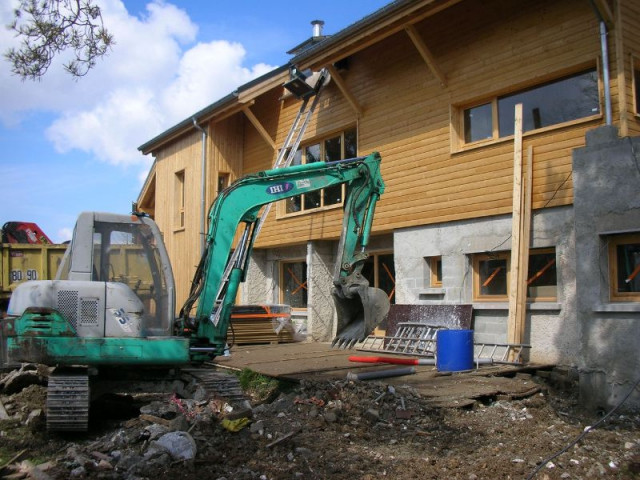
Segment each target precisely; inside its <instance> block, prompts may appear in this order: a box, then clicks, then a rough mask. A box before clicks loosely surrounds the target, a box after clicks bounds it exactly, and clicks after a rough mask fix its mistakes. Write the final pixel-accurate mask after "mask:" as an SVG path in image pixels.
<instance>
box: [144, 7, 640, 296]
mask: <svg viewBox="0 0 640 480" xmlns="http://www.w3.org/2000/svg"><path fill="white" fill-rule="evenodd" d="M613 5H614V6H615V8H614V12H615V19H614V20H615V22H616V25H615V29H616V30H615V31H614V32H612V33H610V35H609V55H610V61H609V66H610V70H611V96H612V107H613V123H614V125H620V122H621V118H620V116H621V115H623V116H624V113H625V112H626V119H627V121H626V128H627V130H628V134H629V135H638V134H640V123H639V122H638V116H636V115H635V110H634V103H633V91H632V84H633V72H632V66H631V64H632V62H631V56H632V55H634V56H636V58H637V59H638V61H640V33H639V32H640V25H639V21H640V20H639V19H640V6H639V4H638V2H635V1H631V0H618V1H616V2H614V3H613ZM421 18H424V19H422V20H420V21H417V23H415V24H414V25H413V27H414V28H415V31H416V32H417V33H418V34H419V36H420V38H421V40H422V41H423V42H424V44H425V45H426V47H427V48H428V49H429V51H430V53H431V55H432V56H433V58H434V61H435V62H436V64H437V67H438V69H439V71H441V72H442V73H443V75H444V77H445V80H446V85H445V86H443V85H442V84H441V82H440V80H439V79H438V78H436V77H435V76H434V74H433V73H432V71H431V69H430V68H429V67H428V65H427V64H426V63H425V61H424V60H423V58H422V56H421V55H420V53H419V51H418V49H417V48H416V47H415V45H414V44H413V42H412V41H411V39H410V37H409V35H408V34H407V32H405V31H404V30H399V31H397V32H396V33H394V34H393V35H391V36H388V37H385V38H383V39H382V40H380V41H377V42H374V41H373V40H372V41H371V42H367V43H368V44H369V46H368V47H366V48H364V49H362V50H360V51H358V52H356V53H353V54H352V55H351V56H349V57H348V58H347V59H341V58H335V59H333V60H332V62H333V61H337V60H344V62H341V63H343V64H344V68H341V69H340V70H339V75H340V77H341V79H342V81H343V82H344V85H346V88H347V89H348V90H349V92H350V94H351V95H352V97H353V98H354V99H355V101H356V102H357V103H358V105H359V106H360V108H361V109H362V115H360V116H359V115H358V114H357V113H356V111H355V110H354V108H353V107H352V105H351V104H350V103H349V102H348V101H347V99H346V98H345V97H344V95H343V94H342V93H341V91H340V89H339V88H338V86H337V85H336V82H335V81H334V82H331V83H330V84H329V85H328V86H327V87H326V88H325V90H324V91H323V92H322V96H321V98H320V102H319V105H318V107H317V109H316V113H315V115H314V116H313V118H312V121H311V122H310V124H309V126H308V129H307V131H306V135H305V138H304V140H303V142H307V143H308V142H311V141H317V140H321V139H323V138H326V137H327V136H329V135H331V134H334V133H337V132H341V131H343V130H344V129H346V128H353V127H354V126H355V127H357V130H358V150H359V154H360V155H366V154H369V153H371V152H372V151H379V152H380V153H381V155H382V162H383V163H382V173H383V178H384V180H385V183H386V187H387V188H386V192H385V194H384V195H383V197H382V200H381V202H380V203H379V206H378V208H377V211H376V219H375V221H374V226H373V233H374V235H376V234H377V235H379V234H383V233H389V232H392V231H393V230H395V229H399V228H405V227H415V226H420V225H428V224H434V223H440V222H451V221H457V220H466V219H473V218H479V217H486V216H491V215H499V214H510V213H511V209H512V195H513V186H512V182H513V140H512V139H511V138H504V139H499V140H495V141H491V142H488V143H486V144H484V145H477V146H475V147H473V148H468V147H464V148H460V147H459V145H458V144H457V137H456V134H457V133H459V132H457V121H458V120H457V118H458V117H457V115H456V112H458V111H459V110H461V109H462V108H464V107H467V106H470V105H473V104H475V103H476V102H483V101H489V100H491V99H492V98H493V97H496V96H499V95H504V94H506V93H510V92H514V91H517V90H520V89H523V88H527V87H531V86H535V85H539V84H542V83H544V82H547V81H550V80H554V79H557V78H559V77H561V76H563V75H567V74H571V73H577V72H578V71H580V70H582V69H585V68H594V67H596V66H597V67H598V69H599V70H598V71H599V73H600V78H602V76H601V72H602V68H601V50H600V32H599V23H598V19H597V17H596V15H595V12H594V10H593V9H592V7H591V5H590V3H589V2H587V1H585V0H562V1H557V0H539V1H535V2H532V1H530V2H525V1H517V2H516V1H513V0H462V1H460V2H459V3H457V4H455V5H453V6H451V7H450V8H447V9H445V10H443V11H440V12H439V13H437V14H435V15H433V16H426V15H425V16H424V17H421ZM407 21H409V22H410V21H411V19H410V18H408V19H407ZM621 88H622V91H621V90H620V89H621ZM283 95H284V90H283V89H282V88H281V87H278V88H274V89H271V90H268V91H266V92H265V93H261V94H260V96H259V97H257V98H256V99H255V101H254V103H252V104H250V106H249V108H250V109H251V113H252V114H253V115H254V116H255V117H256V118H257V119H258V121H259V122H260V125H261V126H262V127H263V129H264V130H265V131H266V132H267V134H268V135H269V136H270V137H271V138H272V139H273V140H274V142H275V144H276V145H277V146H281V145H282V144H283V143H284V140H285V137H286V135H287V133H288V132H289V129H290V126H291V124H292V122H293V120H294V118H295V116H296V114H297V113H298V109H299V107H300V101H299V100H296V99H295V98H292V97H288V98H284V99H283ZM600 100H601V112H602V115H599V116H598V115H596V116H594V117H592V118H590V119H588V120H585V121H575V122H571V123H570V124H566V125H562V126H557V127H547V128H545V129H541V130H538V131H535V132H530V133H525V135H524V139H523V151H525V152H526V151H527V148H528V147H529V146H532V147H533V192H532V193H533V195H532V198H533V208H534V210H535V209H541V208H545V207H553V206H561V205H570V204H571V203H572V201H573V187H572V179H571V170H572V150H573V149H574V148H576V147H581V146H583V145H584V143H585V140H584V139H585V133H586V132H587V131H588V130H591V129H593V128H595V127H597V126H600V125H602V124H604V96H603V92H602V86H601V98H600ZM208 134H209V137H208V145H207V162H208V167H207V168H208V171H207V203H210V202H211V201H212V200H213V197H214V196H215V190H216V182H217V173H218V172H228V173H230V180H234V179H235V178H237V176H239V175H241V174H247V173H252V172H256V171H259V170H264V169H267V168H270V167H271V166H272V164H273V162H274V160H275V158H276V155H277V151H274V149H273V148H272V146H271V145H270V144H269V143H268V142H267V141H266V140H265V138H264V137H263V136H262V135H261V134H260V133H259V132H258V131H257V130H256V128H255V127H254V125H253V124H252V123H251V122H250V121H249V120H248V119H247V117H246V115H245V114H243V113H237V114H234V115H233V116H231V117H227V118H226V119H224V120H222V121H218V122H217V123H211V124H210V125H208ZM200 138H201V137H200V134H199V132H195V131H194V133H193V134H191V135H187V136H186V137H184V138H182V139H180V140H177V141H175V142H173V143H172V144H170V145H163V146H162V147H161V148H160V149H159V151H157V152H156V159H157V162H156V201H155V204H156V205H155V212H156V220H157V221H158V223H159V225H160V226H161V229H162V230H163V232H164V233H165V240H166V241H167V245H168V248H169V254H170V256H171V258H172V260H173V262H174V273H175V275H176V284H177V288H178V303H179V304H180V302H181V301H182V300H183V299H184V297H185V296H186V289H187V286H188V285H189V283H190V280H191V275H192V274H193V270H194V268H195V265H196V264H197V261H198V258H199V254H200V248H199V241H200V207H199V202H200V168H201V166H200V152H201V150H200ZM524 161H525V162H526V161H527V159H526V158H525V159H524ZM180 169H185V179H186V180H185V182H186V183H187V188H188V192H190V196H189V197H190V198H189V200H188V205H189V206H188V208H187V216H186V225H185V229H184V231H173V229H172V218H171V216H170V212H172V211H173V210H172V208H173V206H172V205H171V202H172V197H171V192H172V191H173V190H172V189H173V185H172V184H171V182H172V181H173V179H174V175H175V172H176V171H178V170H180ZM341 223H342V210H341V209H340V208H335V209H330V210H327V211H324V212H316V213H310V214H306V215H297V216H290V217H287V216H285V215H284V213H283V212H282V209H279V208H272V209H271V212H270V215H269V218H268V221H267V223H266V224H265V226H264V228H263V229H262V233H261V236H260V238H259V239H258V241H257V244H256V248H273V247H284V246H288V245H293V244H303V243H304V242H306V241H308V240H311V239H322V240H332V239H337V238H338V236H339V234H340V226H341ZM285 232H286V233H285Z"/></svg>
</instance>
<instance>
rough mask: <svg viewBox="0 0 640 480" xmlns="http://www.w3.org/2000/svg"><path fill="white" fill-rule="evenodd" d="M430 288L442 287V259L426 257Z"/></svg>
mask: <svg viewBox="0 0 640 480" xmlns="http://www.w3.org/2000/svg"><path fill="white" fill-rule="evenodd" d="M425 261H426V262H427V269H428V272H429V273H428V275H429V286H430V287H442V257H427V258H425Z"/></svg>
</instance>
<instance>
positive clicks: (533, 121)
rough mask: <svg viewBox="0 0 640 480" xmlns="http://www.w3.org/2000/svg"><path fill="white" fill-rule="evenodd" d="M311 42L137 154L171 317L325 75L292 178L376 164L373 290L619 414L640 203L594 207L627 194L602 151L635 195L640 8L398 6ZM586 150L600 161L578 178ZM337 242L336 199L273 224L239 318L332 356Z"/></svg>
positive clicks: (614, 4)
mask: <svg viewBox="0 0 640 480" xmlns="http://www.w3.org/2000/svg"><path fill="white" fill-rule="evenodd" d="M317 27H318V25H317V24H316V25H314V36H313V37H311V38H310V39H309V40H308V41H305V42H304V43H302V44H301V45H299V46H298V48H295V49H294V50H293V51H292V52H291V59H290V61H289V63H288V64H287V65H283V66H282V67H281V68H278V69H276V70H274V71H272V72H270V73H268V74H266V75H264V76H263V77H260V78H257V79H256V80H254V81H252V82H250V83H248V84H246V85H242V86H239V87H238V88H237V90H235V91H234V92H232V93H230V94H229V95H228V96H226V97H224V98H222V99H220V100H218V101H217V102H215V103H213V104H211V105H209V106H207V107H206V108H204V109H203V110H201V111H199V112H194V114H193V115H192V116H191V117H190V118H187V119H185V120H184V121H182V122H180V123H178V124H177V125H175V126H173V127H172V128H170V129H168V130H167V131H165V132H163V133H161V134H160V135H158V136H157V137H155V138H153V139H151V140H149V141H148V142H147V143H145V144H144V145H142V146H141V147H140V150H141V151H142V152H143V153H145V154H152V155H153V157H154V158H155V162H154V165H153V167H152V169H151V171H150V174H149V177H148V179H147V181H146V183H145V185H144V187H143V189H142V191H141V193H140V196H139V199H138V206H139V208H140V209H141V210H143V211H146V212H148V213H149V214H151V215H152V216H153V217H154V218H155V220H156V221H157V223H158V224H159V226H160V228H161V229H162V231H163V233H164V238H165V242H166V244H167V248H168V250H169V254H170V257H171V259H172V262H173V270H174V274H175V277H176V285H177V297H178V298H177V300H178V304H180V303H181V302H182V301H184V299H185V297H186V295H187V292H188V289H189V286H190V281H191V278H192V276H193V273H194V269H195V266H196V265H197V263H198V260H199V258H200V254H201V251H202V241H203V232H205V231H206V222H207V211H208V209H209V206H210V205H211V203H212V201H213V200H214V199H215V197H216V195H217V194H218V192H219V191H220V190H221V189H223V188H225V187H226V186H228V185H229V184H230V183H231V182H233V181H234V180H235V179H237V178H239V177H241V176H243V175H245V174H248V173H253V172H256V171H259V170H264V169H268V168H271V167H272V165H273V163H274V160H275V159H276V157H277V155H278V152H279V149H280V148H281V146H282V145H283V144H284V141H285V138H286V136H287V134H288V133H289V130H290V128H291V125H292V123H293V121H294V118H295V116H296V114H297V113H298V111H299V108H300V103H301V101H300V100H299V99H298V98H296V97H295V96H294V95H291V94H289V93H288V92H287V91H286V90H285V89H284V88H283V84H284V83H285V82H286V81H287V80H288V79H289V78H290V72H291V68H292V67H294V68H296V69H297V70H299V71H307V72H308V71H310V72H318V71H320V70H321V69H327V70H328V71H329V72H330V75H331V81H330V82H329V84H328V85H327V86H326V87H325V88H324V89H323V90H322V91H321V93H320V97H319V103H318V106H317V108H316V110H315V112H314V114H313V117H312V119H311V121H310V123H309V125H308V127H307V129H306V131H305V135H304V138H303V139H302V142H301V144H300V155H299V156H298V159H297V161H300V162H303V163H304V162H311V161H314V160H317V159H327V160H337V159H340V158H349V157H352V156H356V155H366V154H368V153H371V152H373V151H378V152H380V154H381V156H382V174H383V178H384V180H385V183H386V191H385V193H384V195H383V197H382V199H381V201H380V202H379V204H378V208H377V210H376V218H375V221H374V229H373V234H374V239H373V244H372V247H373V248H372V255H371V258H370V264H369V268H368V272H367V274H368V276H369V278H370V281H371V283H373V284H374V285H376V286H379V287H381V288H383V289H385V291H387V292H388V294H389V295H390V298H391V299H392V301H393V302H395V303H397V304H412V305H419V304H429V305H431V304H436V305H457V304H471V305H473V312H474V320H473V328H474V331H475V339H476V342H479V343H487V344H498V343H514V344H515V343H517V344H526V345H529V346H530V348H528V350H527V354H526V355H527V358H528V359H529V360H531V361H534V362H543V363H554V364H559V365H565V366H567V367H569V368H571V369H573V370H574V371H575V372H577V373H578V376H579V378H580V382H581V388H583V392H584V395H585V396H589V398H590V399H591V403H593V404H594V405H595V404H598V405H604V404H606V403H611V402H613V401H614V400H615V398H617V397H616V395H617V390H616V388H619V386H620V385H622V386H624V385H627V384H630V382H631V381H632V378H631V377H632V376H633V375H635V374H636V372H637V371H638V370H640V369H639V368H638V367H640V364H639V360H638V356H637V354H636V353H633V355H627V353H629V354H631V353H632V352H636V351H637V347H638V341H639V339H640V335H639V333H640V329H639V328H638V326H636V324H638V325H640V323H639V322H640V275H638V269H640V267H639V266H640V233H639V232H640V215H638V214H637V213H635V212H636V210H637V209H638V207H637V206H636V205H635V202H636V198H637V189H636V190H635V191H633V189H632V188H633V187H632V186H630V187H629V188H631V190H630V191H632V192H633V194H631V198H626V199H624V201H623V202H622V204H616V207H615V208H616V209H617V210H616V211H615V216H616V218H617V219H618V220H617V223H616V222H614V221H613V220H611V218H610V217H608V216H607V215H608V214H607V213H606V212H605V211H604V210H603V209H602V208H601V207H602V206H603V205H604V204H606V203H607V202H608V201H609V199H611V198H614V197H615V198H617V193H616V192H617V191H618V186H612V185H611V184H610V183H608V179H609V178H610V173H611V170H612V169H613V167H611V166H607V162H608V161H609V160H608V159H607V158H608V157H607V154H602V151H604V152H607V151H613V150H611V149H612V148H613V149H614V150H615V152H617V153H615V155H619V156H621V158H624V159H627V160H629V159H631V160H632V159H633V158H635V159H636V160H635V167H634V163H633V162H632V161H631V160H629V161H627V163H624V162H622V163H621V165H624V166H621V167H620V168H619V169H618V170H617V173H616V177H615V178H617V179H619V181H620V182H622V183H621V184H620V185H622V184H624V183H625V182H635V185H637V184H640V182H638V180H639V179H640V177H639V172H640V169H638V168H636V167H637V165H638V164H639V163H640V160H639V158H640V155H638V156H635V157H634V155H635V153H634V152H636V149H637V151H639V152H640V145H638V144H637V143H636V140H635V137H637V136H638V135H639V134H640V116H639V115H640V3H638V2H637V1H632V0H592V1H589V0H562V1H557V0H537V1H526V0H398V1H395V2H392V3H389V4H388V5H387V6H385V7H384V8H381V9H380V10H378V11H375V12H373V13H371V14H369V15H367V16H365V17H364V18H363V19H362V20H360V21H358V22H356V23H354V24H353V25H351V26H349V27H347V28H345V29H344V30H342V31H339V32H336V33H334V34H332V35H322V32H318V31H317ZM328 27H330V26H327V28H328ZM517 105H522V108H521V110H519V109H518V107H516V106H517ZM590 132H595V133H590ZM614 147H615V148H614ZM603 148H604V150H602V149H603ZM607 149H608V150H607ZM596 151H597V152H600V153H597V155H602V157H598V158H604V159H605V160H602V161H600V162H593V164H589V163H584V162H586V161H587V160H585V159H588V158H591V157H590V155H596V153H594V152H596ZM576 152H578V153H576ZM612 155H613V154H612ZM594 168H597V169H600V170H598V174H597V175H596V174H595V173H594V170H593V169H594ZM578 178H580V179H585V178H587V179H590V180H589V181H587V182H586V183H580V185H581V188H582V190H581V191H580V192H578V181H577V179H578ZM630 185H633V183H631V184H630ZM620 188H622V187H620ZM607 189H609V190H607ZM597 192H601V194H600V195H599V194H598V193H597ZM603 192H604V193H603ZM634 194H635V197H634ZM578 199H579V204H580V206H578ZM596 199H598V200H597V201H598V202H599V203H598V205H590V203H589V202H594V201H596ZM600 210H602V213H601V216H600V217H597V218H596V217H590V215H591V212H595V211H600ZM578 212H581V213H580V215H581V216H580V217H578ZM598 218H601V219H602V221H599V220H598ZM341 222H342V211H341V204H340V195H339V194H337V195H333V196H332V195H321V196H317V197H309V198H298V199H294V200H292V201H289V202H280V203H279V204H277V205H276V206H275V208H272V209H271V211H270V214H269V217H268V220H267V222H266V223H265V225H264V227H263V229H262V232H261V235H260V238H259V239H258V242H257V244H256V249H255V253H254V257H253V260H252V266H251V271H250V275H249V279H248V281H247V283H246V284H245V286H244V287H243V289H242V292H241V301H242V303H247V304H251V303H258V304H260V303H267V304H281V303H282V304H289V305H291V307H292V310H293V312H294V319H295V320H296V321H297V322H298V323H300V324H304V325H306V328H307V331H308V334H309V337H310V338H312V339H314V340H320V341H326V340H329V339H330V338H332V336H333V332H334V328H335V327H334V315H335V314H334V308H333V305H332V302H331V298H330V295H329V291H330V287H331V275H332V266H333V261H334V257H335V252H336V247H337V239H338V237H339V234H340V226H341ZM586 246H590V247H589V248H590V249H591V250H585V251H581V250H580V248H587V247H586ZM583 254H584V255H586V256H581V255H583ZM592 257H593V258H592ZM636 257H637V259H636ZM588 265H591V266H592V267H593V268H592V270H590V272H591V273H589V272H586V271H585V272H583V273H584V275H586V276H583V275H582V274H581V269H582V268H587V266H588ZM594 272H595V273H594ZM634 272H635V273H634ZM636 275H638V277H637V278H636ZM587 277H588V278H587ZM636 302H638V303H636ZM612 322H613V323H612ZM616 322H617V323H616ZM617 325H624V329H623V331H621V333H620V335H619V337H620V338H618V339H617V340H614V339H613V337H615V335H616V334H615V328H616V326H617ZM610 336H613V337H610ZM604 337H608V338H609V337H610V338H609V339H608V340H607V342H611V343H603V341H604V340H603V338H604ZM605 350H606V351H608V352H609V351H610V352H612V353H610V354H603V353H602V352H603V351H605ZM614 350H615V351H617V352H618V353H616V354H614V353H613V352H614ZM596 352H597V353H596ZM620 352H622V353H620ZM625 352H627V353H625ZM619 356H624V357H626V358H625V359H624V361H623V360H620V359H619V358H618V357H619ZM629 356H632V357H633V358H628V357H629ZM620 362H622V363H620ZM603 372H604V373H603ZM633 380H635V379H633ZM616 386H617V387H616ZM593 392H600V393H593Z"/></svg>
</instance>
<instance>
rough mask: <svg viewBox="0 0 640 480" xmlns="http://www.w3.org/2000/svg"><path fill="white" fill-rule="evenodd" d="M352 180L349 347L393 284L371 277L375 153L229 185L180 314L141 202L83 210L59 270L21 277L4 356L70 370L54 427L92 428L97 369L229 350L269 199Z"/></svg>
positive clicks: (59, 392)
mask: <svg viewBox="0 0 640 480" xmlns="http://www.w3.org/2000/svg"><path fill="white" fill-rule="evenodd" d="M343 184H344V185H345V187H346V188H345V190H346V194H345V197H344V220H343V225H342V233H341V238H340V242H339V244H338V252H337V262H336V267H335V272H334V277H333V289H332V296H333V299H334V303H335V306H336V312H337V335H336V337H335V340H334V342H333V344H334V345H336V346H338V347H343V348H349V347H351V346H353V345H354V344H355V343H356V342H358V341H361V340H363V339H364V338H365V337H366V336H367V335H368V334H369V333H370V332H371V331H372V330H373V329H374V328H375V326H376V325H378V324H379V323H380V322H381V321H382V320H383V319H384V317H385V316H386V314H387V312H388V309H389V300H388V298H387V295H386V294H385V293H384V292H383V291H382V290H380V289H377V288H373V287H371V286H369V284H368V282H367V280H366V279H365V278H364V277H363V276H362V267H363V265H364V262H365V260H366V258H367V252H366V248H367V245H368V242H369V236H370V233H371V225H372V222H373V217H374V210H375V206H376V202H377V201H378V199H379V198H380V195H381V194H382V193H383V191H384V183H383V181H382V178H381V175H380V156H379V155H378V154H377V153H374V154H371V155H369V156H367V157H358V158H353V159H347V160H341V161H336V162H314V163H310V164H306V165H296V166H290V167H283V168H277V169H272V170H265V171H262V172H259V173H257V174H253V175H249V176H246V177H244V178H241V179H240V180H238V181H236V182H235V183H233V184H232V185H231V186H230V187H228V188H227V189H225V190H224V191H222V192H221V193H220V195H218V197H217V199H216V201H215V202H214V204H213V206H212V208H211V211H210V213H209V230H208V233H207V236H206V247H205V249H204V253H203V255H202V259H201V261H200V263H199V265H198V267H197V269H196V273H195V277H194V279H193V282H192V288H191V291H190V294H189V297H188V299H187V301H186V302H185V304H184V306H183V307H182V309H181V310H180V314H179V315H178V316H177V318H176V314H175V311H176V310H175V287H174V279H173V272H172V269H171V264H170V262H169V257H168V255H167V252H166V249H165V247H164V243H163V240H162V235H161V233H160V231H159V229H158V227H157V226H156V224H155V222H154V221H153V220H152V219H151V218H149V217H147V216H145V215H144V214H141V213H136V212H134V213H133V214H132V215H116V214H107V213H96V212H85V213H82V214H81V215H80V216H79V218H78V221H77V223H76V226H75V230H74V234H73V239H72V241H71V244H70V245H69V247H68V249H67V252H66V254H65V258H64V259H63V261H62V264H61V265H60V268H59V271H58V274H57V276H56V280H44V281H30V282H25V283H23V284H21V285H20V286H18V287H17V288H16V290H15V291H14V292H13V294H12V296H11V300H10V303H9V307H8V312H7V317H6V318H4V319H3V320H2V335H3V348H4V352H3V354H4V359H5V361H6V362H9V363H16V362H32V363H39V364H45V365H49V366H55V367H57V368H59V369H60V371H61V372H62V373H60V374H59V375H52V376H50V379H49V387H48V388H49V392H48V395H49V399H48V411H47V425H48V428H49V429H50V430H86V429H87V427H88V408H89V400H90V394H89V385H90V377H91V378H97V377H98V372H99V371H100V369H103V368H104V369H107V368H109V369H111V371H114V370H115V371H116V372H122V373H124V372H126V371H127V370H141V369H142V368H145V367H148V368H151V367H156V368H157V367H171V368H175V367H180V366H187V365H192V364H198V363H200V364H201V363H203V362H205V361H208V360H211V359H213V358H214V357H216V356H217V355H222V354H223V353H224V351H225V348H226V346H227V332H228V330H229V325H230V318H231V311H232V307H233V305H234V302H235V299H236V294H237V292H238V287H239V284H240V282H242V281H244V280H245V276H246V273H247V267H248V263H249V259H250V255H251V251H252V249H253V246H254V242H255V238H256V235H257V234H258V232H259V230H260V224H261V222H260V218H261V217H260V215H259V214H260V211H261V209H263V208H264V207H265V206H268V205H269V204H271V203H272V202H275V201H278V200H282V199H285V198H291V197H295V196H297V195H301V194H305V193H309V192H315V191H319V190H321V189H324V188H328V187H331V186H334V185H343ZM241 226H242V227H244V228H243V229H242V227H241ZM239 229H240V230H241V232H238V234H237V231H238V230H239ZM236 238H239V240H238V241H237V242H236V241H235V239H236ZM234 242H235V243H234ZM194 310H195V311H194ZM71 366H73V367H77V366H79V368H75V369H74V370H73V373H72V374H69V373H68V370H65V368H64V367H71ZM70 398H71V399H72V400H69V399H70ZM56 399H57V400H56ZM56 404H57V406H56Z"/></svg>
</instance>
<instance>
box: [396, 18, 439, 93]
mask: <svg viewBox="0 0 640 480" xmlns="http://www.w3.org/2000/svg"><path fill="white" fill-rule="evenodd" d="M404 31H405V32H407V35H409V38H410V39H411V41H412V42H413V45H414V46H415V47H416V49H417V50H418V53H420V56H422V59H423V60H424V61H425V63H426V64H427V67H429V70H431V72H432V73H433V74H434V75H435V76H436V78H437V79H438V80H440V84H441V85H442V86H443V87H446V86H447V77H446V76H445V74H444V73H443V72H442V70H440V68H439V67H438V64H437V63H436V59H435V57H434V56H433V55H432V54H431V52H430V51H429V49H428V48H427V45H426V44H425V43H424V41H423V40H422V37H421V36H420V34H419V33H418V30H416V27H415V26H414V25H407V26H405V27H404Z"/></svg>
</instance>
